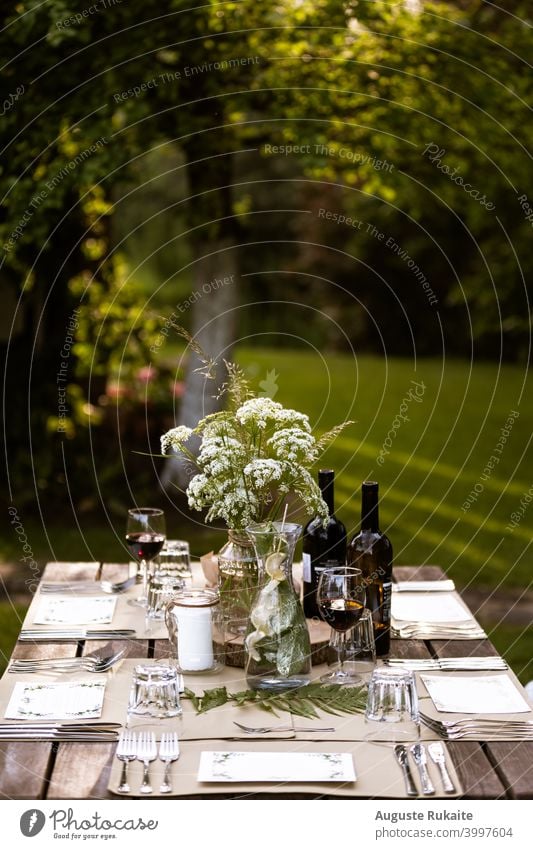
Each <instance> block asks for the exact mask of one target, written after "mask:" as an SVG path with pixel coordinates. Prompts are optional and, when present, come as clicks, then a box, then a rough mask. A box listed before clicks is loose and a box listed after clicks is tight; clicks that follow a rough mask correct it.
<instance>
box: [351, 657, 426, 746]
mask: <svg viewBox="0 0 533 849" xmlns="http://www.w3.org/2000/svg"><path fill="white" fill-rule="evenodd" d="M365 722H366V724H367V734H366V736H367V738H368V739H373V740H386V741H391V742H396V741H402V740H415V741H416V740H418V739H419V737H420V715H419V711H418V696H417V692H416V680H415V676H414V673H413V672H412V670H410V669H391V668H388V667H383V666H381V667H378V668H377V669H375V670H374V672H373V673H372V678H371V679H370V684H369V685H368V701H367V705H366V711H365Z"/></svg>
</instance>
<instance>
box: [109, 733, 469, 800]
mask: <svg viewBox="0 0 533 849" xmlns="http://www.w3.org/2000/svg"><path fill="white" fill-rule="evenodd" d="M180 750H181V752H180V758H179V760H178V761H177V762H176V763H174V764H172V769H171V776H172V786H173V792H172V793H171V794H165V795H166V796H168V795H172V796H181V797H184V796H196V795H202V796H206V795H218V794H226V795H231V796H235V795H238V796H246V795H247V794H250V793H267V794H272V795H273V796H280V795H286V796H289V797H290V796H293V795H295V794H301V793H307V794H311V795H313V796H320V795H324V796H338V797H344V798H351V797H357V796H361V797H366V798H389V799H406V798H407V796H406V793H405V785H404V781H403V775H402V771H401V769H400V767H399V765H398V763H397V762H396V759H395V757H394V752H393V747H392V745H391V744H383V743H379V744H378V743H367V742H366V743H362V742H351V743H350V742H336V741H328V742H323V741H320V742H319V741H315V742H314V743H313V742H311V741H309V740H306V741H305V742H298V741H296V740H285V741H280V740H271V741H270V740H261V741H258V740H254V741H239V742H230V741H225V740H210V741H184V742H182V743H181V744H180ZM258 750H261V751H265V752H326V753H327V752H346V753H349V754H351V755H353V758H354V764H355V772H356V776H357V780H356V781H355V783H354V782H350V783H347V784H335V783H330V782H323V783H318V782H316V783H315V782H312V783H311V782H309V783H305V782H294V783H293V782H290V783H285V784H267V783H256V782H250V783H248V782H247V783H242V784H241V783H233V782H231V783H226V782H224V783H211V782H210V783H207V782H206V783H199V782H198V781H197V779H196V776H197V774H198V766H199V763H200V755H201V753H202V752H206V751H213V752H218V751H221V752H231V751H241V752H253V751H258ZM409 759H410V766H411V772H412V775H413V778H414V781H415V784H416V786H417V788H418V790H419V792H420V777H419V775H418V770H417V769H416V767H415V765H414V763H413V762H412V759H411V756H409ZM428 760H429V759H428ZM446 763H447V766H448V771H449V773H450V776H451V778H452V781H453V783H454V785H455V787H456V788H457V792H456V793H455V794H447V795H446V796H445V794H444V793H443V792H442V783H441V780H440V776H439V772H438V768H437V767H436V765H435V764H434V763H432V762H430V763H428V771H429V774H430V777H431V780H432V782H433V785H434V787H435V789H436V793H435V795H434V796H431V797H425V798H430V799H436V798H443V797H444V796H445V798H447V799H450V798H453V797H454V796H460V795H462V788H461V784H460V781H459V778H458V775H457V772H456V770H455V767H454V764H453V761H452V759H451V757H450V755H449V754H448V755H447V758H446ZM163 769H164V767H163V764H162V763H161V762H160V761H156V762H154V763H153V764H152V766H151V768H150V778H151V783H152V787H153V788H154V793H153V796H154V797H156V798H157V797H160V796H161V794H160V793H159V786H160V784H161V781H162V778H163ZM121 770H122V764H121V763H120V762H119V761H118V760H117V759H116V758H115V759H114V761H113V765H112V769H111V775H110V780H109V785H108V789H109V790H110V791H111V793H115V794H116V792H117V787H118V786H119V782H120V775H121ZM128 781H129V784H130V787H131V793H130V794H129V795H130V796H139V795H140V794H139V787H140V785H141V781H142V764H140V763H139V762H137V761H136V762H134V763H132V764H130V766H129V768H128ZM420 798H423V797H422V796H421V797H420Z"/></svg>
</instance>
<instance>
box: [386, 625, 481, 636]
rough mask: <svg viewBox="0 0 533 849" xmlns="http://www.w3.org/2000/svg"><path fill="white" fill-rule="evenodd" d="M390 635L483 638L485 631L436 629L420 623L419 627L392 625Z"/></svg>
mask: <svg viewBox="0 0 533 849" xmlns="http://www.w3.org/2000/svg"><path fill="white" fill-rule="evenodd" d="M391 635H392V637H396V638H400V639H402V638H403V639H411V640H416V639H418V640H458V639H464V640H484V639H486V636H487V635H486V633H485V631H483V630H481V628H479V629H466V628H446V629H437V628H432V627H429V626H425V625H422V626H421V627H405V628H397V627H394V626H393V627H392V629H391Z"/></svg>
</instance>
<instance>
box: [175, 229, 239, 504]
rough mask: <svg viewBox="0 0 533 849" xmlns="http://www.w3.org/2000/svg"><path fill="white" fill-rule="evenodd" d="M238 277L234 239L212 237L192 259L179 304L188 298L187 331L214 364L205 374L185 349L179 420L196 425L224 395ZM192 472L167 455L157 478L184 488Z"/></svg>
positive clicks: (187, 466)
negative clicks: (187, 288) (190, 278)
mask: <svg viewBox="0 0 533 849" xmlns="http://www.w3.org/2000/svg"><path fill="white" fill-rule="evenodd" d="M237 283H238V281H237V271H236V257H235V248H234V246H233V243H232V242H231V241H229V240H219V241H217V242H213V241H211V242H210V243H209V255H206V256H204V257H202V259H201V260H199V261H198V262H197V263H196V265H195V271H194V284H193V291H192V293H191V296H190V299H189V300H188V301H187V302H185V303H184V304H183V306H184V307H185V306H186V304H187V303H191V304H192V307H191V308H192V311H193V313H192V330H191V335H192V336H193V338H194V339H195V341H196V342H198V343H199V345H200V346H201V347H202V348H203V350H204V351H205V353H206V354H207V355H208V356H209V357H210V359H213V360H216V361H217V367H216V369H215V378H214V379H209V378H206V376H205V374H203V373H201V372H200V371H198V369H201V370H202V372H203V371H204V369H202V362H201V361H200V359H199V357H198V355H197V354H195V353H194V352H193V351H191V350H190V349H189V358H188V362H187V371H186V376H185V393H184V396H183V401H182V404H181V407H180V411H179V417H178V422H177V424H179V425H186V426H187V427H196V425H197V424H198V422H199V420H200V419H202V418H203V417H204V416H207V415H209V413H213V412H215V411H216V410H218V409H220V407H221V404H223V399H219V398H217V395H218V394H219V392H220V389H221V386H222V384H223V383H224V380H225V377H226V370H225V368H224V362H223V361H224V360H228V359H231V350H232V347H233V341H234V327H235V307H236V305H237V303H238V298H237ZM183 314H185V309H184V310H183ZM178 321H179V318H178ZM198 446H199V440H197V442H196V445H193V444H192V443H190V447H192V449H193V450H194V452H195V453H196V450H197V449H198ZM191 472H192V470H191V467H190V464H189V463H187V462H186V461H184V460H183V458H181V457H179V456H176V457H169V459H168V460H167V462H166V464H165V467H164V470H163V474H162V476H161V482H162V484H163V486H164V487H165V488H166V489H168V488H169V486H170V485H171V484H177V485H178V486H179V487H180V489H185V488H186V486H187V484H188V482H189V480H190V478H191Z"/></svg>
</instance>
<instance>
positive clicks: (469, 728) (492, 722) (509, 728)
mask: <svg viewBox="0 0 533 849" xmlns="http://www.w3.org/2000/svg"><path fill="white" fill-rule="evenodd" d="M420 719H421V721H422V723H423V724H424V725H425V726H427V728H430V729H431V730H432V731H435V732H436V733H437V734H438V735H439V737H442V738H443V739H445V740H463V739H469V738H470V739H483V738H484V737H485V738H486V737H497V738H498V739H501V740H503V739H506V740H517V739H520V740H531V739H533V722H531V721H528V720H499V719H488V718H487V719H484V718H473V719H456V720H444V721H442V720H439V719H433V718H432V717H430V716H426V714H424V713H422V712H421V713H420Z"/></svg>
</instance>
